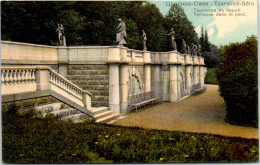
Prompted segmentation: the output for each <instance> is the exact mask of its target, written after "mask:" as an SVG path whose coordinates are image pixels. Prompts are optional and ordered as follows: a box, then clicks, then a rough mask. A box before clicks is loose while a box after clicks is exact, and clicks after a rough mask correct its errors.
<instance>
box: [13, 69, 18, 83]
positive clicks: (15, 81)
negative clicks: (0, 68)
mask: <svg viewBox="0 0 260 165" xmlns="http://www.w3.org/2000/svg"><path fill="white" fill-rule="evenodd" d="M13 72H14V73H13V74H14V78H13V81H14V83H13V84H14V85H17V84H18V83H17V70H14V71H13Z"/></svg>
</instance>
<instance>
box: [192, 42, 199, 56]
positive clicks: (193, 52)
mask: <svg viewBox="0 0 260 165" xmlns="http://www.w3.org/2000/svg"><path fill="white" fill-rule="evenodd" d="M191 45H192V48H191V50H192V55H193V56H197V49H198V48H197V46H196V45H195V44H193V43H192V44H191Z"/></svg>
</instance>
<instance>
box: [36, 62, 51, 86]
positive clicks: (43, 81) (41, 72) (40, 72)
mask: <svg viewBox="0 0 260 165" xmlns="http://www.w3.org/2000/svg"><path fill="white" fill-rule="evenodd" d="M35 81H36V85H37V86H36V90H37V91H42V90H47V89H50V72H49V70H48V69H47V68H45V67H37V70H36V72H35Z"/></svg>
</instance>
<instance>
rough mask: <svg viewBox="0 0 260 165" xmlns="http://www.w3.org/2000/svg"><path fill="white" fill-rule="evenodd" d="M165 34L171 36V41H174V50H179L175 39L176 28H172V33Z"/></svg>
mask: <svg viewBox="0 0 260 165" xmlns="http://www.w3.org/2000/svg"><path fill="white" fill-rule="evenodd" d="M165 35H169V36H171V43H172V47H173V50H174V51H177V45H176V42H175V41H174V40H175V32H174V29H173V28H171V31H170V33H169V34H165Z"/></svg>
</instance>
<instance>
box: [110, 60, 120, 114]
mask: <svg viewBox="0 0 260 165" xmlns="http://www.w3.org/2000/svg"><path fill="white" fill-rule="evenodd" d="M119 98H120V97H119V64H116V63H110V64H109V108H110V110H111V111H112V112H114V113H120V99H119Z"/></svg>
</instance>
